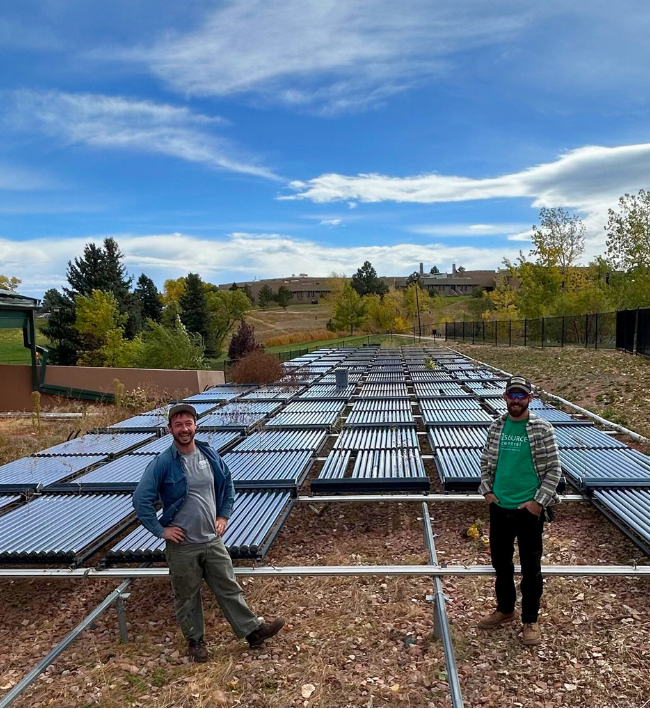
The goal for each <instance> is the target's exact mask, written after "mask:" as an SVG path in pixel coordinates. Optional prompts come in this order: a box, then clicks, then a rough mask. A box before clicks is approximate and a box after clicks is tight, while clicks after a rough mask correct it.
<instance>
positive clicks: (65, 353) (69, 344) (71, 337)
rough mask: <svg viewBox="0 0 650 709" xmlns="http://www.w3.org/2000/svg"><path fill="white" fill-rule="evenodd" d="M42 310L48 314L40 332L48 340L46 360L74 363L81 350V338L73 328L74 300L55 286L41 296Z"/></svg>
mask: <svg viewBox="0 0 650 709" xmlns="http://www.w3.org/2000/svg"><path fill="white" fill-rule="evenodd" d="M42 312H44V313H47V314H49V318H48V320H47V324H46V325H45V326H43V327H42V328H41V332H42V333H43V334H44V335H45V337H47V339H48V340H49V345H48V347H47V350H48V360H49V362H51V363H52V364H62V365H67V366H70V365H74V364H76V363H77V357H78V354H77V353H78V352H79V350H81V338H80V337H79V332H78V331H77V329H76V328H75V320H76V306H75V302H74V301H73V300H71V299H70V298H68V297H67V296H66V295H63V294H62V293H59V291H58V290H56V288H50V290H48V291H47V292H46V293H45V295H44V296H43V306H42Z"/></svg>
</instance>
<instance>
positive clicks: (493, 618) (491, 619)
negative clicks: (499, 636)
mask: <svg viewBox="0 0 650 709" xmlns="http://www.w3.org/2000/svg"><path fill="white" fill-rule="evenodd" d="M514 619H515V612H514V611H512V613H502V612H501V611H494V613H490V615H486V616H485V617H484V618H481V620H479V622H478V627H479V628H483V630H494V629H495V628H499V627H501V626H502V625H504V624H505V623H509V622H510V621H511V620H514Z"/></svg>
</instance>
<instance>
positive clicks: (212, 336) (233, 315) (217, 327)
mask: <svg viewBox="0 0 650 709" xmlns="http://www.w3.org/2000/svg"><path fill="white" fill-rule="evenodd" d="M207 301H208V313H209V315H210V326H209V336H208V343H207V346H206V350H207V351H208V352H209V354H210V356H212V357H218V356H219V355H220V354H221V352H222V348H223V342H224V340H225V338H226V336H227V335H228V333H229V332H230V331H231V330H232V328H233V326H234V325H235V323H236V322H237V321H238V320H243V319H244V316H245V315H246V313H247V312H248V311H249V310H251V309H252V307H253V304H252V303H251V301H250V300H249V299H248V298H247V297H246V294H245V293H244V291H243V290H242V289H241V288H238V289H237V290H236V291H233V290H226V291H223V290H215V291H212V292H210V293H208V294H207Z"/></svg>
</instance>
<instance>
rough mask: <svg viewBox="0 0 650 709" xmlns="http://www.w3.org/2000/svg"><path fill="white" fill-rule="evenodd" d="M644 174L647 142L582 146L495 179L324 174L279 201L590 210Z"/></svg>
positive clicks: (643, 179) (649, 166)
mask: <svg viewBox="0 0 650 709" xmlns="http://www.w3.org/2000/svg"><path fill="white" fill-rule="evenodd" d="M648 175H650V143H643V144H639V145H623V146H619V147H614V148H607V147H600V146H587V147H584V148H578V149H576V150H571V151H569V152H567V153H565V154H563V155H561V156H560V157H559V158H558V159H557V160H555V161H553V162H549V163H543V164H541V165H536V166H535V167H530V168H527V169H525V170H522V171H520V172H515V173H511V174H507V175H502V176H500V177H484V178H471V177H462V176H458V175H438V174H426V175H417V176H414V177H390V176H388V175H380V174H360V175H354V176H348V175H339V174H335V173H331V174H325V175H321V176H320V177H315V178H314V179H311V180H307V181H294V182H291V183H290V184H289V187H290V188H292V189H293V190H294V191H295V192H296V194H294V195H285V196H281V197H279V199H289V200H291V199H307V200H310V201H312V202H317V203H325V202H336V201H348V200H358V201H359V202H412V203H420V204H431V203H435V202H465V201H470V200H483V199H498V198H514V197H529V198H531V199H532V200H533V202H532V204H533V206H535V207H555V206H570V207H574V208H577V209H585V210H590V209H591V208H592V207H595V206H597V205H599V204H600V203H601V202H602V201H603V200H608V201H610V202H611V200H612V199H616V198H618V197H619V196H620V195H621V194H623V193H624V192H626V191H629V190H638V189H639V188H640V187H643V186H644V185H646V184H647V181H648Z"/></svg>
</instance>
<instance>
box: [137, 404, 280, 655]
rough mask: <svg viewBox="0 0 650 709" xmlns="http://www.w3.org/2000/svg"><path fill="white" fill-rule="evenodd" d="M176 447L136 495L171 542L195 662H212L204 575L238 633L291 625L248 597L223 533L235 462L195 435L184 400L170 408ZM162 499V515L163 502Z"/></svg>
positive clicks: (149, 523) (144, 518) (257, 640)
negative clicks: (265, 614)
mask: <svg viewBox="0 0 650 709" xmlns="http://www.w3.org/2000/svg"><path fill="white" fill-rule="evenodd" d="M168 420H169V432H170V433H171V435H172V436H173V439H174V441H173V443H172V445H171V446H170V447H169V448H168V449H167V450H166V451H164V452H163V453H161V454H160V455H158V456H156V457H155V458H154V459H153V460H152V461H151V463H149V465H148V466H147V468H146V470H145V471H144V474H143V475H142V478H141V480H140V482H139V484H138V487H137V488H136V490H135V493H134V494H133V506H134V507H135V511H136V512H137V515H138V517H139V519H140V521H141V522H142V524H143V525H144V526H145V527H146V528H147V529H148V530H149V531H150V532H151V533H152V534H155V535H156V536H157V537H161V538H162V539H165V540H166V548H165V556H166V558H167V565H168V566H169V573H170V576H171V580H172V588H173V590H174V608H175V610H176V618H177V620H178V622H179V623H180V626H181V628H182V630H183V635H184V636H185V639H186V640H187V641H188V655H189V656H190V658H191V659H192V660H194V662H206V661H207V659H208V651H207V648H206V646H205V642H204V640H203V632H204V624H203V605H202V603H201V585H202V583H203V579H205V581H206V582H207V584H208V586H209V587H210V590H211V591H212V592H213V593H214V595H215V596H216V597H217V601H218V602H219V606H220V607H221V610H222V611H223V613H224V615H225V616H226V618H227V620H228V622H229V623H230V625H231V626H232V629H233V630H234V632H235V634H236V635H237V637H239V638H246V640H247V641H248V643H249V645H250V646H251V647H258V646H259V645H261V644H262V643H263V642H264V640H266V639H268V638H271V637H273V636H274V635H275V634H276V633H278V632H279V631H280V630H281V629H282V627H283V626H284V621H282V620H275V621H273V622H271V623H260V621H259V620H258V618H257V617H256V616H255V614H254V613H253V612H252V611H251V610H250V609H249V607H248V606H247V605H246V601H245V600H244V596H243V594H242V590H241V588H240V586H239V584H238V583H237V579H236V578H235V573H234V571H233V566H232V561H231V559H230V555H229V554H228V551H227V550H226V547H225V546H224V543H223V541H222V539H221V537H222V536H223V533H224V532H225V531H226V527H227V525H228V518H229V517H230V515H231V513H232V508H233V504H234V500H235V488H234V486H233V483H232V478H231V476H230V471H229V470H228V466H227V465H226V464H225V463H224V462H223V461H222V460H221V458H220V457H219V455H218V453H216V451H214V450H213V449H212V448H211V447H210V446H209V445H208V444H207V443H203V442H202V441H197V440H195V438H194V436H195V434H196V410H195V409H194V407H193V406H191V405H190V404H177V405H176V406H172V407H171V409H170V410H169V418H168ZM158 500H161V501H162V514H161V516H160V519H158V516H157V515H156V508H155V505H156V502H157V501H158Z"/></svg>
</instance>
